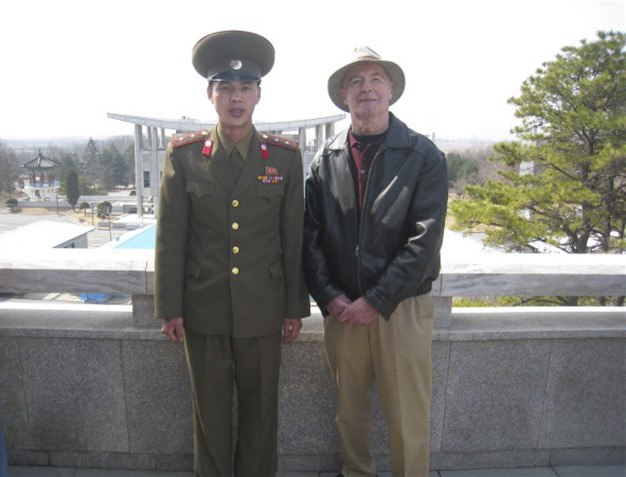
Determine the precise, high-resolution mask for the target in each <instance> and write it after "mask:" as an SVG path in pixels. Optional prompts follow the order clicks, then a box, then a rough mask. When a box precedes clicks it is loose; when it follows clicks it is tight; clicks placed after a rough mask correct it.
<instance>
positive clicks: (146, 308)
mask: <svg viewBox="0 0 626 477" xmlns="http://www.w3.org/2000/svg"><path fill="white" fill-rule="evenodd" d="M132 303H133V325H134V326H137V327H141V328H143V327H146V326H150V325H153V326H157V325H159V324H160V323H159V321H158V320H155V319H154V297H153V296H152V295H132Z"/></svg>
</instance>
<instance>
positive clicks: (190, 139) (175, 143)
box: [170, 129, 211, 148]
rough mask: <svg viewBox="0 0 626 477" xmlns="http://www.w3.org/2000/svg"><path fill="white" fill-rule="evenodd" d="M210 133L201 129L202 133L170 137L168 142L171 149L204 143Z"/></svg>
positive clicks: (195, 132) (196, 132)
mask: <svg viewBox="0 0 626 477" xmlns="http://www.w3.org/2000/svg"><path fill="white" fill-rule="evenodd" d="M210 132H211V131H209V130H208V129H203V130H202V131H194V132H188V133H185V134H177V135H175V136H173V137H172V139H171V141H170V142H171V143H172V147H174V148H176V147H180V146H184V145H186V144H192V143H194V142H198V141H204V140H205V139H206V138H207V137H209V134H210Z"/></svg>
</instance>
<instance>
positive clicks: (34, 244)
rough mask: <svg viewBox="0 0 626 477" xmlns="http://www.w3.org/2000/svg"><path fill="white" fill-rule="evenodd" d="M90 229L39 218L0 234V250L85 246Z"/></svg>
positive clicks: (84, 226) (79, 225) (80, 225)
mask: <svg viewBox="0 0 626 477" xmlns="http://www.w3.org/2000/svg"><path fill="white" fill-rule="evenodd" d="M92 230H94V227H89V226H86V225H82V224H73V223H67V222H60V221H56V220H40V221H38V222H33V223H32V224H28V225H24V226H23V227H18V228H17V229H13V230H9V231H8V232H4V233H3V234H0V250H26V251H29V250H31V251H32V250H42V249H50V248H87V246H88V240H87V234H88V233H89V232H91V231H92Z"/></svg>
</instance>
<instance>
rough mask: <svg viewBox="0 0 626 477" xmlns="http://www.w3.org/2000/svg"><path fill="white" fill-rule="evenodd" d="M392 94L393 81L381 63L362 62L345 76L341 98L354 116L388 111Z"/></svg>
mask: <svg viewBox="0 0 626 477" xmlns="http://www.w3.org/2000/svg"><path fill="white" fill-rule="evenodd" d="M392 96H393V83H392V82H391V80H390V79H389V76H388V75H387V72H386V71H385V69H384V68H383V67H382V66H381V65H378V64H375V63H360V64H358V65H356V66H354V67H352V68H351V69H350V70H348V72H347V73H346V75H345V76H344V78H343V83H342V86H341V98H342V100H343V102H344V104H345V105H346V106H348V109H349V110H350V114H352V115H354V116H357V117H362V118H366V117H368V116H373V115H376V114H382V113H386V112H387V111H388V109H389V103H390V101H391V98H392Z"/></svg>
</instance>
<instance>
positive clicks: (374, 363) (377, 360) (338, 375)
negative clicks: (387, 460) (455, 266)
mask: <svg viewBox="0 0 626 477" xmlns="http://www.w3.org/2000/svg"><path fill="white" fill-rule="evenodd" d="M432 332H433V301H432V297H431V296H430V294H427V295H421V296H418V297H413V298H409V299H407V300H404V301H402V302H401V303H400V304H399V305H398V307H397V309H396V311H395V312H394V313H393V314H392V315H391V318H390V319H389V321H385V320H384V319H382V318H378V319H377V320H376V321H375V322H374V323H372V324H371V325H368V326H352V325H345V324H343V323H341V322H340V321H338V320H337V319H336V318H335V317H333V316H328V317H327V318H326V319H325V321H324V342H325V345H326V354H327V356H328V360H329V363H330V368H331V371H332V373H333V376H334V377H335V382H336V384H337V427H338V431H339V443H340V452H341V458H342V463H343V467H342V473H343V475H344V476H345V477H353V476H373V475H376V465H375V463H374V460H373V458H372V454H371V450H370V434H371V409H370V402H369V392H370V390H371V388H372V386H373V384H374V382H375V381H377V382H378V388H379V392H380V397H381V401H382V405H383V410H384V413H385V417H386V420H387V427H388V429H389V447H390V449H389V451H390V456H391V470H392V473H393V475H394V477H422V476H424V477H425V476H427V475H428V466H429V453H430V435H429V432H430V430H429V428H430V403H431V393H432V384H431V382H432V378H431V360H432V358H431V344H432Z"/></svg>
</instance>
